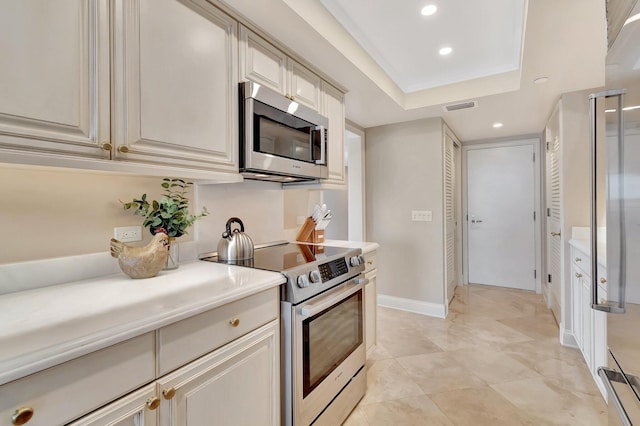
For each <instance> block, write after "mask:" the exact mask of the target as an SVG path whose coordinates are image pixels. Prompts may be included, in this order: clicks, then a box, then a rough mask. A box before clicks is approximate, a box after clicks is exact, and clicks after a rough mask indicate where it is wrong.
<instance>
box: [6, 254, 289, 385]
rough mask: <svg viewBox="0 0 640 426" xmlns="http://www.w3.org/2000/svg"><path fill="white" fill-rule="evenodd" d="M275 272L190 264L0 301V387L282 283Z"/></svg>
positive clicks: (35, 291)
mask: <svg viewBox="0 0 640 426" xmlns="http://www.w3.org/2000/svg"><path fill="white" fill-rule="evenodd" d="M284 281H285V280H284V277H283V276H282V275H281V274H280V273H276V272H268V271H262V270H258V269H250V268H243V267H238V266H230V265H222V264H218V263H211V262H201V261H195V262H191V263H185V264H181V265H180V267H179V268H178V269H175V270H172V271H162V272H160V274H158V275H157V276H156V277H154V278H148V279H142V280H133V279H130V278H129V277H127V276H126V275H124V274H122V273H119V274H113V275H109V276H104V277H99V278H93V279H87V280H81V281H75V282H71V283H67V284H59V285H53V286H49V287H42V288H36V289H30V290H26V291H19V292H14V293H8V294H3V295H0V323H1V324H2V327H0V348H1V349H0V384H3V383H7V382H9V381H11V380H15V379H17V378H20V377H23V376H25V375H27V374H32V373H34V372H37V371H40V370H42V369H44V368H48V367H51V366H53V365H57V364H59V363H61V362H65V361H68V360H70V359H73V358H76V357H78V356H81V355H85V354H87V353H90V352H93V351H95V350H98V349H102V348H105V347H107V346H110V345H113V344H115V343H118V342H121V341H124V340H126V339H130V338H132V337H135V336H138V335H141V334H143V333H146V332H149V331H152V330H155V329H157V328H159V327H162V326H164V325H167V324H170V323H173V322H175V321H179V320H181V319H184V318H187V317H190V316H193V315H196V314H199V313H201V312H204V311H206V310H209V309H212V308H215V307H218V306H221V305H224V304H226V303H229V302H233V301H235V300H238V299H241V298H243V297H247V296H250V295H252V294H255V293H258V292H260V291H263V290H267V289H270V288H273V287H276V286H278V285H280V284H282V283H284Z"/></svg>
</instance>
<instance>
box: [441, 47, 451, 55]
mask: <svg viewBox="0 0 640 426" xmlns="http://www.w3.org/2000/svg"><path fill="white" fill-rule="evenodd" d="M451 52H453V49H452V48H450V47H443V48H442V49H440V50H438V53H439V54H441V55H442V56H445V55H448V54H449V53H451Z"/></svg>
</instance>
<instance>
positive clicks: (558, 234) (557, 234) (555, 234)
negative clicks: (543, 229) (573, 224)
mask: <svg viewBox="0 0 640 426" xmlns="http://www.w3.org/2000/svg"><path fill="white" fill-rule="evenodd" d="M560 235H561V233H560V232H552V233H551V236H552V237H559V236H560Z"/></svg>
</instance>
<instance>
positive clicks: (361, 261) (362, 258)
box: [358, 254, 364, 265]
mask: <svg viewBox="0 0 640 426" xmlns="http://www.w3.org/2000/svg"><path fill="white" fill-rule="evenodd" d="M358 260H360V264H361V265H363V264H364V255H362V254H359V255H358Z"/></svg>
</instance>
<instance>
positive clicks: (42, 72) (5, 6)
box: [0, 0, 110, 158]
mask: <svg viewBox="0 0 640 426" xmlns="http://www.w3.org/2000/svg"><path fill="white" fill-rule="evenodd" d="M0 28H2V34H3V35H4V36H2V37H1V38H0V57H2V66H0V149H3V148H6V149H9V150H12V151H14V152H19V151H23V152H24V151H26V150H30V151H31V152H34V151H36V152H37V151H41V152H49V153H60V154H68V155H72V156H83V157H94V158H109V155H110V150H103V149H102V148H101V147H102V143H103V142H109V138H110V136H109V126H110V118H109V15H108V2H107V0H97V1H92V0H71V1H64V2H55V4H54V3H53V2H48V1H39V0H7V1H2V2H0Z"/></svg>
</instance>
